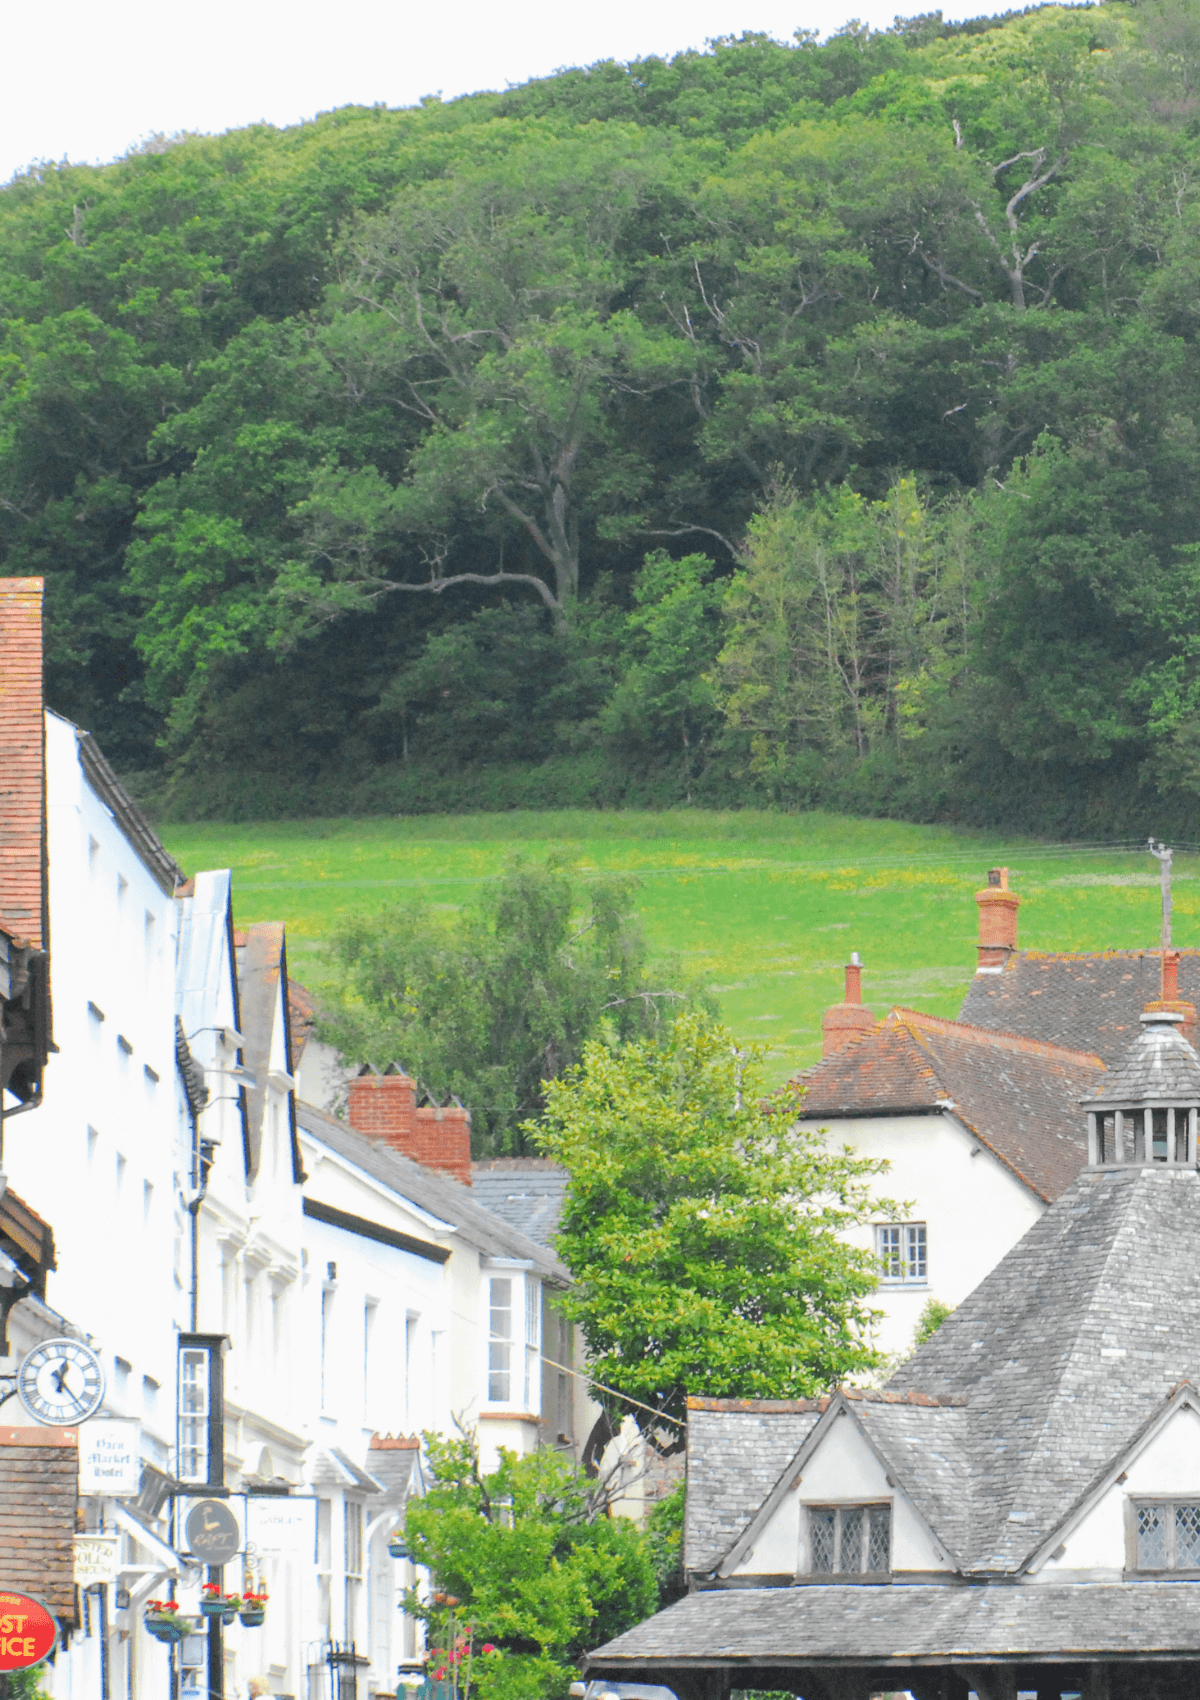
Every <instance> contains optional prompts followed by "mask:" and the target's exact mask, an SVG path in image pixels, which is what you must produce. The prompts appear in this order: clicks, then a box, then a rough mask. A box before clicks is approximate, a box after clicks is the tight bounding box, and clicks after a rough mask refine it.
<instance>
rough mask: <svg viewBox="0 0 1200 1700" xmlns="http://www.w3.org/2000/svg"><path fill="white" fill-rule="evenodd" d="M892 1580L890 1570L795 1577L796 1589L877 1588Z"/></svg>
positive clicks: (838, 1572)
mask: <svg viewBox="0 0 1200 1700" xmlns="http://www.w3.org/2000/svg"><path fill="white" fill-rule="evenodd" d="M891 1580H892V1572H891V1571H890V1570H861V1571H854V1572H850V1571H844V1570H830V1571H823V1570H814V1571H813V1572H812V1574H811V1575H807V1576H797V1578H796V1586H797V1587H798V1588H842V1587H849V1588H862V1587H871V1588H878V1587H879V1586H880V1585H881V1584H882V1583H884V1582H890V1581H891Z"/></svg>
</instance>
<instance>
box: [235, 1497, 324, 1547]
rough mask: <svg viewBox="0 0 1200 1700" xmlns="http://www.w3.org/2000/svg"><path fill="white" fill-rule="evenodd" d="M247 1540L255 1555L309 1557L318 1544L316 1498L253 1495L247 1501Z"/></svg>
mask: <svg viewBox="0 0 1200 1700" xmlns="http://www.w3.org/2000/svg"><path fill="white" fill-rule="evenodd" d="M246 1542H247V1547H248V1549H249V1550H250V1551H252V1552H253V1554H254V1556H255V1557H256V1558H309V1559H311V1558H312V1556H313V1553H314V1552H315V1551H316V1544H317V1501H316V1499H315V1497H313V1498H308V1497H300V1496H297V1497H296V1498H293V1497H292V1496H291V1495H290V1494H282V1493H281V1494H263V1495H262V1496H261V1498H260V1497H259V1496H258V1495H257V1494H251V1495H250V1497H249V1498H248V1499H247V1501H246Z"/></svg>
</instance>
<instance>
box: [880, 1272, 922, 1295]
mask: <svg viewBox="0 0 1200 1700" xmlns="http://www.w3.org/2000/svg"><path fill="white" fill-rule="evenodd" d="M879 1285H880V1287H881V1288H882V1289H883V1290H884V1291H885V1292H889V1293H894V1292H896V1291H897V1290H899V1291H901V1292H909V1293H923V1292H928V1290H929V1282H928V1280H923V1281H904V1280H894V1279H890V1278H889V1277H888V1276H886V1275H884V1276H883V1277H882V1278H881V1279H880V1282H879Z"/></svg>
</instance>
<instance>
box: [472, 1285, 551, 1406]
mask: <svg viewBox="0 0 1200 1700" xmlns="http://www.w3.org/2000/svg"><path fill="white" fill-rule="evenodd" d="M496 1281H507V1282H509V1283H510V1286H509V1303H508V1305H507V1306H498V1307H493V1305H492V1296H493V1290H494V1289H493V1282H496ZM482 1285H483V1291H482V1295H481V1306H482V1313H483V1329H482V1333H483V1350H482V1353H481V1359H482V1363H481V1374H482V1386H481V1390H480V1391H481V1397H480V1404H481V1407H482V1408H483V1409H484V1410H492V1411H523V1412H529V1413H531V1414H532V1415H534V1416H538V1415H540V1414H541V1407H542V1283H541V1279H540V1277H539V1276H538V1275H537V1274H535V1273H534V1272H533V1270H532V1269H531V1268H530V1266H529V1264H527V1263H523V1262H518V1261H517V1260H516V1259H515V1258H513V1259H511V1260H509V1259H507V1258H494V1259H492V1260H490V1261H489V1262H488V1263H487V1264H485V1266H484V1269H483V1284H482ZM494 1308H495V1309H497V1310H501V1311H506V1312H507V1318H508V1330H509V1331H508V1333H507V1334H506V1335H503V1336H500V1337H497V1338H493V1333H492V1324H493V1311H494ZM505 1346H507V1359H508V1362H507V1367H506V1368H502V1367H501V1362H502V1352H501V1351H500V1350H498V1349H497V1348H502V1347H505ZM498 1376H507V1392H506V1394H505V1395H504V1397H502V1398H501V1397H493V1389H498V1385H499V1384H498V1382H497V1381H496V1380H495V1379H494V1377H498Z"/></svg>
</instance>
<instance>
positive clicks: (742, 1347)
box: [539, 1013, 881, 1432]
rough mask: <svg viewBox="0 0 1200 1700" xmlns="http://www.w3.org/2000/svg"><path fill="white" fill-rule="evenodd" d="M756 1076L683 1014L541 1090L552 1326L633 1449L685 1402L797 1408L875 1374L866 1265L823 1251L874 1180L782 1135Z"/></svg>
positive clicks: (859, 1163) (873, 1267) (782, 1109)
mask: <svg viewBox="0 0 1200 1700" xmlns="http://www.w3.org/2000/svg"><path fill="white" fill-rule="evenodd" d="M758 1062H759V1058H758V1055H757V1054H756V1053H754V1052H750V1053H742V1052H740V1051H739V1050H738V1049H737V1047H736V1045H735V1042H734V1039H733V1035H732V1034H731V1033H730V1032H729V1030H728V1028H725V1027H722V1026H720V1025H719V1024H718V1023H716V1022H713V1021H711V1020H709V1019H706V1018H704V1017H702V1016H699V1015H695V1014H690V1013H685V1014H683V1015H680V1016H679V1017H677V1019H676V1020H675V1022H674V1023H673V1024H672V1026H671V1027H670V1029H669V1030H668V1031H667V1032H666V1033H664V1034H660V1035H659V1037H658V1039H657V1040H642V1041H635V1042H633V1043H630V1044H627V1045H625V1046H624V1047H623V1048H621V1049H617V1048H615V1047H610V1046H609V1045H606V1044H605V1043H603V1042H602V1041H601V1040H592V1041H590V1042H589V1043H588V1044H587V1045H586V1046H585V1047H584V1055H583V1061H582V1063H581V1064H580V1065H579V1066H578V1067H577V1068H575V1069H573V1070H571V1071H569V1072H568V1073H566V1074H564V1075H562V1076H561V1077H560V1078H559V1079H556V1080H552V1081H550V1082H549V1083H548V1085H547V1087H546V1109H545V1112H544V1115H543V1117H542V1121H541V1124H540V1130H539V1140H540V1143H541V1146H542V1149H543V1150H544V1151H545V1153H546V1155H547V1156H549V1157H552V1158H553V1159H554V1160H555V1161H556V1162H559V1163H562V1164H563V1165H564V1166H565V1168H566V1169H567V1171H568V1173H569V1176H570V1183H569V1186H568V1189H567V1195H566V1201H565V1204H564V1207H563V1214H562V1219H561V1223H560V1229H559V1235H558V1238H557V1241H556V1245H557V1248H558V1253H559V1256H560V1257H561V1258H562V1260H563V1262H564V1263H565V1264H566V1265H567V1267H568V1269H570V1271H571V1274H572V1275H573V1276H574V1284H573V1285H572V1286H571V1288H570V1289H569V1290H568V1292H567V1293H566V1294H565V1295H564V1296H563V1300H562V1304H563V1309H564V1311H565V1313H566V1314H567V1315H568V1316H570V1317H572V1318H573V1319H574V1320H575V1321H577V1322H579V1323H580V1324H582V1327H583V1332H584V1337H585V1340H586V1342H587V1350H588V1361H589V1364H590V1367H591V1369H592V1372H593V1373H594V1374H595V1376H596V1378H597V1382H598V1383H603V1384H605V1386H606V1387H607V1388H608V1389H609V1390H610V1391H608V1392H603V1391H601V1393H600V1394H598V1397H601V1398H602V1399H604V1400H605V1401H606V1402H607V1404H608V1406H609V1408H610V1410H611V1411H612V1412H613V1415H614V1416H615V1417H616V1418H617V1419H618V1420H619V1418H620V1417H621V1416H622V1415H624V1414H629V1415H631V1416H633V1417H634V1418H635V1420H636V1421H637V1422H638V1423H639V1425H640V1426H642V1427H643V1428H644V1429H646V1430H648V1431H650V1432H653V1431H655V1429H656V1427H658V1426H661V1424H660V1423H659V1421H658V1419H657V1413H659V1412H662V1413H665V1414H666V1415H667V1416H668V1417H670V1418H672V1419H674V1422H675V1423H676V1424H678V1423H681V1422H683V1421H684V1420H686V1400H687V1396H688V1395H689V1394H700V1395H705V1396H709V1397H714V1398H791V1397H803V1396H805V1395H807V1394H812V1393H817V1392H819V1391H821V1390H822V1389H824V1388H827V1387H829V1386H830V1385H831V1384H833V1383H835V1382H838V1381H841V1380H844V1379H845V1378H846V1377H847V1376H848V1375H850V1374H852V1373H853V1372H855V1371H857V1370H863V1369H868V1368H870V1367H872V1366H874V1365H875V1364H876V1363H877V1362H878V1359H877V1357H876V1355H875V1354H874V1352H873V1351H872V1349H871V1347H870V1345H869V1331H870V1303H869V1299H870V1294H871V1293H872V1292H873V1291H874V1290H875V1287H876V1286H877V1284H878V1277H879V1269H878V1264H877V1261H876V1259H875V1257H874V1256H873V1254H872V1253H871V1252H869V1251H864V1250H860V1249H858V1248H856V1247H854V1246H852V1245H851V1244H849V1243H848V1242H847V1241H846V1240H845V1239H844V1238H843V1237H841V1236H842V1234H843V1233H844V1231H845V1230H846V1229H847V1228H850V1227H853V1226H855V1225H856V1224H858V1223H860V1222H863V1221H866V1220H868V1219H869V1217H870V1214H871V1212H872V1210H875V1209H877V1208H878V1203H879V1201H878V1200H873V1198H872V1184H873V1182H874V1180H875V1178H876V1177H877V1176H878V1175H879V1174H880V1173H881V1165H880V1164H877V1163H873V1162H870V1161H867V1160H866V1159H863V1158H858V1157H855V1156H853V1155H852V1154H851V1153H850V1152H849V1151H843V1152H835V1151H832V1150H831V1149H830V1148H829V1146H828V1145H827V1144H826V1142H825V1141H824V1139H822V1138H821V1136H820V1135H817V1134H805V1133H797V1132H794V1131H789V1122H790V1119H791V1118H790V1116H789V1114H788V1111H789V1108H791V1109H794V1102H793V1101H792V1100H789V1099H788V1098H787V1097H786V1096H784V1097H781V1098H779V1099H777V1100H775V1101H773V1102H772V1103H771V1105H770V1106H769V1108H765V1107H764V1105H763V1103H762V1101H761V1099H760V1093H761V1091H762V1080H761V1075H760V1072H759V1069H758V1066H757V1065H758ZM614 1390H615V1391H614Z"/></svg>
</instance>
